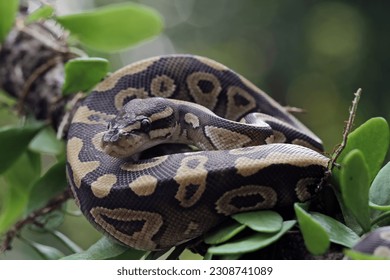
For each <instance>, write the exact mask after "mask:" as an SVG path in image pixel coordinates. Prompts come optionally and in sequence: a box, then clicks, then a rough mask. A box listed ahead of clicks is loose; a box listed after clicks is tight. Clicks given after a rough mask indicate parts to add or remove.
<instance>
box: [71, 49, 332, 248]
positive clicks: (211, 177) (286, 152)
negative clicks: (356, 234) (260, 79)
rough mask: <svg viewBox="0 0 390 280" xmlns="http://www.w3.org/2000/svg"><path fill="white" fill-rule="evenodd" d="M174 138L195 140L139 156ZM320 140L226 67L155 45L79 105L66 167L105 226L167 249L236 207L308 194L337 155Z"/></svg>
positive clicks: (124, 238) (135, 241)
mask: <svg viewBox="0 0 390 280" xmlns="http://www.w3.org/2000/svg"><path fill="white" fill-rule="evenodd" d="M169 143H180V144H185V145H187V146H189V147H190V150H189V151H186V152H184V153H179V152H175V151H174V152H173V153H171V154H165V155H158V156H151V157H146V158H144V157H142V151H144V150H150V148H152V147H153V146H155V145H159V146H163V145H169ZM194 146H196V147H198V148H199V150H196V149H194V148H193V147H194ZM322 150H323V147H322V142H321V140H320V139H319V138H318V137H317V136H316V135H315V134H314V133H312V132H311V131H310V130H309V129H308V128H307V127H306V126H304V125H303V124H302V123H301V122H299V121H298V120H297V119H296V118H295V117H294V116H292V115H291V114H290V113H289V112H288V111H287V110H286V109H285V108H284V107H282V106H281V105H280V104H278V103H277V102H276V101H275V100H273V99H272V98H271V97H269V96H268V95H267V94H265V93H264V92H263V91H261V90H260V89H259V88H257V87H256V86H255V85H254V84H252V83H251V82H250V81H248V80H247V79H245V78H244V77H242V76H241V75H239V74H237V73H235V72H234V71H233V70H231V69H229V68H228V67H226V66H224V65H222V64H220V63H218V62H215V61H213V60H211V59H208V58H204V57H200V56H192V55H169V56H159V57H153V58H149V59H146V60H142V61H140V62H136V63H133V64H131V65H129V66H126V67H124V68H122V69H120V70H118V71H116V72H115V73H113V74H111V75H110V76H109V77H108V78H106V79H104V80H103V81H102V82H100V83H99V84H98V85H97V86H96V88H95V89H94V90H93V91H92V93H91V94H89V95H88V96H87V97H86V98H85V100H84V101H83V103H82V104H81V105H80V106H79V107H78V108H77V110H76V112H75V114H74V116H73V119H72V121H71V126H70V128H69V132H68V137H67V177H68V181H69V185H70V187H71V189H72V191H73V194H74V197H75V200H76V203H77V204H78V206H79V207H80V209H81V211H82V212H83V214H84V215H85V216H86V217H87V219H88V220H89V221H90V222H91V223H92V224H93V225H94V226H95V227H96V228H97V229H98V230H100V231H102V232H103V233H105V234H106V235H108V236H110V237H111V238H114V239H115V240H117V241H119V242H120V243H122V244H125V245H127V246H130V247H132V248H136V249H140V250H161V249H166V248H170V247H172V246H175V245H178V244H182V243H184V242H187V241H189V240H192V239H194V238H196V237H199V236H201V235H202V234H204V233H205V232H207V231H209V230H210V229H212V228H213V227H215V226H217V225H218V224H220V223H221V222H222V221H224V220H226V219H227V217H229V216H230V215H232V214H235V213H238V212H243V211H251V210H256V209H276V210H278V209H282V208H288V207H291V206H292V205H293V203H295V202H297V201H306V200H308V199H310V198H311V197H312V196H313V195H314V194H315V193H316V192H317V191H318V184H319V182H320V180H321V179H322V178H323V177H324V173H325V172H326V169H327V164H328V161H329V159H328V158H327V157H325V156H324V155H323V154H322V153H321V151H322ZM139 155H141V156H139Z"/></svg>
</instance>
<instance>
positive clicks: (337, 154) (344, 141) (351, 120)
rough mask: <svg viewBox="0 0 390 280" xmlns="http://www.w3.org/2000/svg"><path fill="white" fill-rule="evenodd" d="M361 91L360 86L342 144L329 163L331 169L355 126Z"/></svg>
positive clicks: (353, 102) (350, 111)
mask: <svg viewBox="0 0 390 280" xmlns="http://www.w3.org/2000/svg"><path fill="white" fill-rule="evenodd" d="M361 93H362V89H361V88H359V89H358V90H357V91H356V92H355V98H354V99H353V101H352V106H351V108H350V110H349V118H348V121H347V122H346V124H345V127H344V131H343V140H342V142H341V144H340V145H338V146H337V148H336V149H335V151H334V152H333V154H332V159H331V160H330V161H329V164H328V170H329V171H331V170H332V169H333V168H334V167H335V165H336V161H337V159H338V158H339V156H340V155H341V153H342V151H343V150H344V148H345V146H346V145H347V141H348V136H349V134H350V133H351V130H352V127H353V123H354V121H355V116H356V110H357V107H358V103H359V100H360V96H361Z"/></svg>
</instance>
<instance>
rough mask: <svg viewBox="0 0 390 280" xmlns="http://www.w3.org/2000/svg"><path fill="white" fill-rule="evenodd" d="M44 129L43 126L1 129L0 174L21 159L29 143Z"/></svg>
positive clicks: (35, 124)
mask: <svg viewBox="0 0 390 280" xmlns="http://www.w3.org/2000/svg"><path fill="white" fill-rule="evenodd" d="M41 128H42V124H37V123H34V124H29V125H26V126H24V127H21V126H8V127H2V128H0V155H1V158H2V160H1V161H0V174H2V173H3V172H4V171H5V170H7V169H8V167H10V166H12V164H13V163H14V162H15V161H16V160H17V159H18V158H19V156H20V155H21V154H23V152H24V151H26V149H27V147H28V143H29V142H30V141H31V139H33V137H34V136H35V135H36V134H37V133H38V132H39V130H40V129H41Z"/></svg>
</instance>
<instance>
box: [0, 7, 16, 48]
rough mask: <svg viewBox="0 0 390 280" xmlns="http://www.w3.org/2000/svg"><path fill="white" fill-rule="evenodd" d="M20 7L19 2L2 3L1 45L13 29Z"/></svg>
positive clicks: (0, 14)
mask: <svg viewBox="0 0 390 280" xmlns="http://www.w3.org/2000/svg"><path fill="white" fill-rule="evenodd" d="M18 6H19V1H18V0H8V1H0V43H1V42H2V41H4V39H5V38H6V37H7V34H8V32H9V31H10V30H11V28H12V25H13V23H14V21H15V16H16V12H17V10H18Z"/></svg>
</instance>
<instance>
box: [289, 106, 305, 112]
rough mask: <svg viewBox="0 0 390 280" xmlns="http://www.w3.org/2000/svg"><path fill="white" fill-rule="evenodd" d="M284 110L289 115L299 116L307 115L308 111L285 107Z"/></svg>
mask: <svg viewBox="0 0 390 280" xmlns="http://www.w3.org/2000/svg"><path fill="white" fill-rule="evenodd" d="M284 109H286V110H287V112H289V113H297V114H306V113H307V111H306V110H305V109H303V108H298V107H293V106H284Z"/></svg>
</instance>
